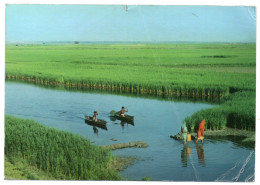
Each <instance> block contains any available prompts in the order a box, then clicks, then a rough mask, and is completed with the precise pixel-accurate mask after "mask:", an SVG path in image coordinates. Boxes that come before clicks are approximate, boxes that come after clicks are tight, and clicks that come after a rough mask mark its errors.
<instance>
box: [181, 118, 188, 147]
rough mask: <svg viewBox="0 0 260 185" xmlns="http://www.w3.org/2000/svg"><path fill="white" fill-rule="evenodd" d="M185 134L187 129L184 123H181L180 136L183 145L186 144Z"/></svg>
mask: <svg viewBox="0 0 260 185" xmlns="http://www.w3.org/2000/svg"><path fill="white" fill-rule="evenodd" d="M187 133H188V128H187V126H186V122H185V121H183V123H182V125H181V135H182V137H183V141H184V144H186V142H187Z"/></svg>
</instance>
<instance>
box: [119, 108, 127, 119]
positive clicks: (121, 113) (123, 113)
mask: <svg viewBox="0 0 260 185" xmlns="http://www.w3.org/2000/svg"><path fill="white" fill-rule="evenodd" d="M125 112H128V107H126V110H125V107H122V109H121V110H120V115H121V116H123V117H125Z"/></svg>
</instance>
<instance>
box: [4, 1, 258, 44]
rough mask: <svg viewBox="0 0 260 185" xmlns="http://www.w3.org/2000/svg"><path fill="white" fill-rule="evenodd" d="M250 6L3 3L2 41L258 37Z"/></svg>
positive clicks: (243, 39) (249, 39)
mask: <svg viewBox="0 0 260 185" xmlns="http://www.w3.org/2000/svg"><path fill="white" fill-rule="evenodd" d="M255 14H256V13H255V8H254V7H249V6H188V5H186V6H174V5H129V6H127V7H126V6H125V5H64V4H63V5H53V4H52V5H46V4H42V5H41V4H34V5H33V4H7V5H6V15H5V26H6V27H5V40H6V42H33V41H90V42H95V41H132V42H165V41H167V42H174V41H185V42H189V41H193V42H256V18H255V17H256V15H255Z"/></svg>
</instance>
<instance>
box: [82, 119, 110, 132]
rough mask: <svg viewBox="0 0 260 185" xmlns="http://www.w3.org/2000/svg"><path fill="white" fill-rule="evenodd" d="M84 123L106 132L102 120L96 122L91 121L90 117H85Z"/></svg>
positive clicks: (104, 123)
mask: <svg viewBox="0 0 260 185" xmlns="http://www.w3.org/2000/svg"><path fill="white" fill-rule="evenodd" d="M85 122H86V123H87V124H88V125H92V126H96V127H99V128H102V129H104V130H107V126H106V123H107V122H106V121H105V120H102V119H98V120H97V121H94V120H93V117H91V116H85Z"/></svg>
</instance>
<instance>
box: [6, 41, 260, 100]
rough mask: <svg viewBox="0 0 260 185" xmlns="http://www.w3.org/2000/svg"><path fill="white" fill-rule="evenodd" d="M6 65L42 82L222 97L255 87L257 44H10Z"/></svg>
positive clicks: (12, 73)
mask: <svg viewBox="0 0 260 185" xmlns="http://www.w3.org/2000/svg"><path fill="white" fill-rule="evenodd" d="M194 51H195V52H194ZM60 56H62V57H60ZM5 67H6V68H5V77H6V79H20V80H25V81H30V82H33V83H37V84H43V85H52V86H64V87H68V88H80V89H103V90H106V91H119V92H124V93H133V94H149V95H157V96H175V97H193V98H204V99H219V98H223V97H224V96H225V95H228V94H229V93H232V92H235V91H237V90H254V89H255V44H246V45H244V44H145V45H135V44H129V45H120V44H118V45H109V44H104V45H87V44H86V45H21V46H13V45H6V65H5Z"/></svg>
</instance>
